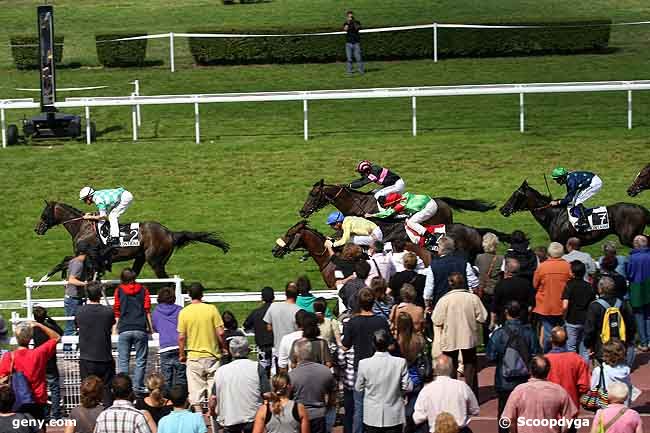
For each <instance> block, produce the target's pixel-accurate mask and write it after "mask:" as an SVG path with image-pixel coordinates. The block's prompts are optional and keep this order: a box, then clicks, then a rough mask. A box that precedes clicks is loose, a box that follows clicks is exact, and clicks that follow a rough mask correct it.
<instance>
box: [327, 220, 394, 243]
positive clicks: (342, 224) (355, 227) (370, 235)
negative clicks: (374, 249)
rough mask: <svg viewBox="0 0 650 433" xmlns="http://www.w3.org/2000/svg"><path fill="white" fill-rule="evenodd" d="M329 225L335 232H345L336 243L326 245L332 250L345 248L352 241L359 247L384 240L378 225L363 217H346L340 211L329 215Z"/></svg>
mask: <svg viewBox="0 0 650 433" xmlns="http://www.w3.org/2000/svg"><path fill="white" fill-rule="evenodd" d="M327 225H329V226H330V227H332V228H333V229H334V230H343V235H342V236H341V239H339V240H338V241H336V242H334V243H331V242H330V243H326V245H327V246H328V247H329V248H330V249H331V248H336V247H340V246H343V245H345V244H346V243H348V242H349V241H350V239H352V242H353V243H355V244H357V245H366V246H370V245H371V244H372V243H373V242H374V241H381V240H382V239H383V238H384V235H383V234H382V232H381V229H380V228H379V227H378V226H377V224H375V223H373V222H372V221H368V220H367V219H365V218H361V217H356V216H348V217H346V216H344V215H343V214H342V213H341V212H339V211H335V212H332V213H331V214H329V216H328V217H327ZM330 244H331V245H330Z"/></svg>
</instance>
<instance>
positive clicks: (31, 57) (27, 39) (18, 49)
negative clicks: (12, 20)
mask: <svg viewBox="0 0 650 433" xmlns="http://www.w3.org/2000/svg"><path fill="white" fill-rule="evenodd" d="M63 38H64V37H63V36H55V37H54V63H55V64H56V65H58V64H60V63H61V60H62V59H63ZM9 43H10V44H11V55H12V57H13V58H14V64H15V65H16V68H18V69H38V68H39V67H40V61H39V58H38V36H34V35H13V36H10V37H9Z"/></svg>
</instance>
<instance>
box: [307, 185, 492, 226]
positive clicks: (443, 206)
mask: <svg viewBox="0 0 650 433" xmlns="http://www.w3.org/2000/svg"><path fill="white" fill-rule="evenodd" d="M434 200H435V201H436V203H437V204H438V211H437V212H436V214H435V215H434V216H433V217H432V218H431V219H429V220H428V221H425V224H431V225H433V224H451V223H452V222H454V218H453V213H452V208H453V209H457V210H460V211H462V210H469V211H476V212H487V211H489V210H492V209H494V208H495V207H496V206H494V205H493V204H490V203H486V202H484V201H482V200H457V199H454V198H450V197H437V198H434ZM328 204H331V205H334V207H335V208H337V209H338V210H340V211H341V212H343V214H344V215H352V216H360V217H362V216H364V215H366V214H372V213H376V212H378V211H379V208H378V207H377V200H376V199H375V196H374V195H373V194H372V193H367V192H361V191H357V190H354V189H352V188H348V187H347V186H342V185H327V184H325V182H324V181H323V179H321V180H320V181H318V182H316V183H315V184H314V186H313V187H312V189H311V191H309V195H307V200H306V201H305V204H304V205H303V207H302V209H301V210H300V216H301V217H302V218H308V217H309V216H310V215H311V214H313V213H314V212H318V211H319V210H321V209H322V208H324V207H325V206H327V205H328Z"/></svg>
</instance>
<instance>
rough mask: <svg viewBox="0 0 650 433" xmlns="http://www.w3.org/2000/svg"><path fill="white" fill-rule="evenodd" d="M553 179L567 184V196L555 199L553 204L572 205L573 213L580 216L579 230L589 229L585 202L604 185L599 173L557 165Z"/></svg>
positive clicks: (552, 174)
mask: <svg viewBox="0 0 650 433" xmlns="http://www.w3.org/2000/svg"><path fill="white" fill-rule="evenodd" d="M551 176H552V177H553V179H554V180H555V181H556V182H557V183H559V184H560V185H566V190H567V193H566V196H564V198H563V199H561V200H553V201H552V202H551V205H552V206H569V205H570V206H571V210H570V212H571V214H572V215H573V216H575V217H578V222H577V223H576V229H577V230H587V229H588V228H589V221H588V219H587V212H586V209H585V207H584V204H583V203H584V202H586V201H587V200H589V199H590V198H591V197H593V196H594V195H596V193H598V191H600V189H601V188H602V186H603V181H602V180H601V179H600V177H598V175H596V174H594V173H591V172H589V171H571V172H569V171H568V170H567V169H566V168H564V167H557V168H556V169H554V170H553V172H552V173H551Z"/></svg>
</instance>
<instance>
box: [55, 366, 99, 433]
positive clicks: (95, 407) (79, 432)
mask: <svg viewBox="0 0 650 433" xmlns="http://www.w3.org/2000/svg"><path fill="white" fill-rule="evenodd" d="M79 391H80V401H81V406H77V407H75V408H74V409H72V411H71V412H70V417H69V418H70V419H71V420H73V421H74V422H73V423H71V424H72V425H67V424H66V426H65V430H64V433H92V432H93V430H94V429H95V421H97V417H98V416H99V414H100V413H101V412H102V411H103V410H104V409H105V408H104V406H103V405H102V403H101V402H102V397H103V394H104V382H103V381H102V380H101V379H100V378H99V377H97V376H88V377H86V378H85V379H84V380H83V381H82V382H81V387H80V390H79Z"/></svg>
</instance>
